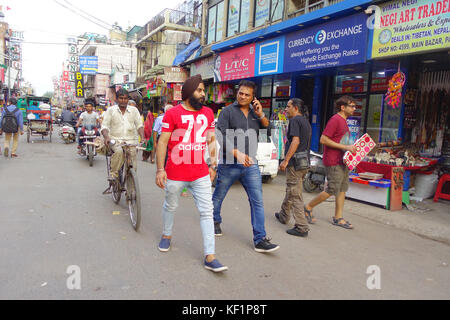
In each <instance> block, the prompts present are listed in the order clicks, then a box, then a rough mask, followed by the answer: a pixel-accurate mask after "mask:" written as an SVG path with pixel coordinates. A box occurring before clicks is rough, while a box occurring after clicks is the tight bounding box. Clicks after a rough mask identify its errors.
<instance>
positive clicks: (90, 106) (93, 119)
mask: <svg viewBox="0 0 450 320" xmlns="http://www.w3.org/2000/svg"><path fill="white" fill-rule="evenodd" d="M94 106H95V102H94V101H93V100H91V99H87V100H86V101H85V102H84V107H85V109H86V111H85V112H83V113H82V114H81V115H80V118H79V119H78V122H77V124H76V126H75V127H76V128H78V131H77V140H78V153H81V149H82V145H83V142H82V141H81V139H80V136H81V131H82V130H83V127H86V126H89V125H90V126H93V127H97V128H98V127H100V116H99V115H98V113H97V112H95V111H94ZM98 135H100V134H98Z"/></svg>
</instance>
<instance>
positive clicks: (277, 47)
mask: <svg viewBox="0 0 450 320" xmlns="http://www.w3.org/2000/svg"><path fill="white" fill-rule="evenodd" d="M284 39H285V37H284V36H282V37H277V38H274V39H270V40H268V41H264V42H260V43H257V44H256V54H255V61H256V63H255V76H263V75H269V74H277V73H283V65H284V46H285V41H284Z"/></svg>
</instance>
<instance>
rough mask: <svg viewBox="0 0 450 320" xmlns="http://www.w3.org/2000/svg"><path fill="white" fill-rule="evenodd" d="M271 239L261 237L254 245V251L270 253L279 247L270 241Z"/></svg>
mask: <svg viewBox="0 0 450 320" xmlns="http://www.w3.org/2000/svg"><path fill="white" fill-rule="evenodd" d="M270 241H271V239H267V238H265V239H263V240H262V241H260V242H259V243H258V244H257V245H256V246H255V251H256V252H259V253H270V252H274V251H277V250H278V249H280V246H279V245H277V244H273V243H270Z"/></svg>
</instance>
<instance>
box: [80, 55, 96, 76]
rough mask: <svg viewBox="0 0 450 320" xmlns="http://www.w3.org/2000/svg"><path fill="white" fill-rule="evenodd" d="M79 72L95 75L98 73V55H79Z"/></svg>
mask: <svg viewBox="0 0 450 320" xmlns="http://www.w3.org/2000/svg"><path fill="white" fill-rule="evenodd" d="M80 72H81V74H86V75H96V74H97V73H98V57H96V56H81V57H80Z"/></svg>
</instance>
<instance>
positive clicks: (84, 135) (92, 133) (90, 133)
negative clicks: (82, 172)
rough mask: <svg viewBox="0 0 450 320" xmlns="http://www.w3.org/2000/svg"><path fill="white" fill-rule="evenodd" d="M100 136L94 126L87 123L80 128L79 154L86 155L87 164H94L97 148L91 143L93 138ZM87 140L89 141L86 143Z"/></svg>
mask: <svg viewBox="0 0 450 320" xmlns="http://www.w3.org/2000/svg"><path fill="white" fill-rule="evenodd" d="M99 136H100V132H99V130H98V128H97V127H96V126H93V125H87V126H84V127H83V128H81V135H80V144H81V149H80V155H81V156H82V157H87V160H88V161H89V166H90V167H92V166H94V157H95V156H96V155H97V150H96V148H95V146H94V145H92V143H93V142H94V140H95V139H96V138H97V137H99ZM86 142H89V143H86Z"/></svg>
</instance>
